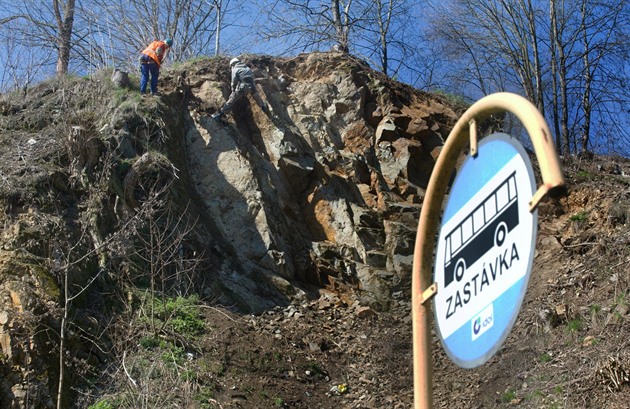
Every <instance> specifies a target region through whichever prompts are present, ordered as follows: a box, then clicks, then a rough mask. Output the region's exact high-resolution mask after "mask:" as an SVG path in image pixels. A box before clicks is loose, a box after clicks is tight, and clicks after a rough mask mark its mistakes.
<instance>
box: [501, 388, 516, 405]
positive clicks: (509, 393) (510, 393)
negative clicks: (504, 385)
mask: <svg viewBox="0 0 630 409" xmlns="http://www.w3.org/2000/svg"><path fill="white" fill-rule="evenodd" d="M514 399H516V391H514V388H508V390H506V391H505V392H504V393H503V395H502V396H501V401H502V402H504V403H509V402H512V401H513V400H514Z"/></svg>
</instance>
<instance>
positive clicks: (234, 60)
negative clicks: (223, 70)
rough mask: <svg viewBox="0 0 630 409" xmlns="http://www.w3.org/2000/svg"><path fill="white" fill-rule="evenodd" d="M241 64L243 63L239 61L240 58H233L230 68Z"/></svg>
mask: <svg viewBox="0 0 630 409" xmlns="http://www.w3.org/2000/svg"><path fill="white" fill-rule="evenodd" d="M239 62H241V60H239V59H238V58H232V59H231V60H230V67H231V66H233V65H234V64H236V63H239Z"/></svg>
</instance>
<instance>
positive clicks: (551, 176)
mask: <svg viewBox="0 0 630 409" xmlns="http://www.w3.org/2000/svg"><path fill="white" fill-rule="evenodd" d="M506 111H507V112H510V113H512V114H514V115H515V116H516V117H517V118H518V119H519V120H520V121H521V122H522V123H523V125H524V126H525V129H526V130H527V132H528V134H529V136H530V138H531V140H532V145H533V147H534V152H535V154H536V158H537V160H538V163H539V165H540V171H541V174H542V179H543V184H542V185H541V186H540V187H539V188H538V190H537V191H536V193H535V194H534V195H533V197H532V198H531V200H530V201H529V209H530V211H533V210H534V209H536V207H537V206H538V203H540V201H541V200H542V199H543V198H544V197H545V196H550V197H558V196H561V195H563V194H565V193H566V185H565V181H564V178H563V176H562V172H561V170H560V163H559V160H558V155H557V153H556V150H555V146H554V143H553V139H552V138H551V133H550V131H549V128H548V126H547V123H546V122H545V119H544V118H543V116H542V115H541V114H540V112H538V110H537V109H536V107H535V106H534V105H533V104H531V103H530V102H529V101H528V100H526V99H525V98H523V97H520V96H518V95H515V94H511V93H497V94H492V95H489V96H487V97H485V98H482V99H480V100H479V101H477V102H476V103H475V104H473V105H472V106H471V107H470V108H469V109H468V110H467V111H466V112H465V113H464V115H462V117H461V118H460V119H459V121H457V123H456V124H455V127H454V128H453V130H452V131H451V133H450V135H449V136H448V139H447V140H446V143H445V144H444V147H443V148H442V152H441V153H440V156H439V157H438V159H437V162H436V165H435V168H434V170H433V173H432V174H431V179H430V180H429V185H428V187H427V192H426V196H425V197H426V199H425V201H424V203H423V205H422V211H421V213H420V220H419V222H418V232H417V235H416V243H415V249H414V259H413V271H412V278H411V302H412V324H413V370H414V407H415V409H421V408H424V409H429V408H432V407H433V387H432V383H433V380H432V377H433V376H432V372H433V367H432V355H431V328H430V315H431V305H430V303H429V301H430V300H431V298H432V297H433V296H434V295H435V294H436V293H437V291H439V288H437V285H436V284H435V283H434V282H433V280H432V266H433V247H434V244H435V235H436V232H437V228H438V224H439V219H440V211H441V208H442V203H443V201H444V195H445V193H446V189H447V187H448V183H449V180H450V177H451V175H452V173H453V171H454V170H455V165H456V162H457V160H458V158H459V157H460V155H461V153H462V150H463V149H464V147H465V146H466V144H467V143H469V144H470V155H472V156H475V155H476V154H477V123H481V122H482V121H484V120H485V119H487V118H488V117H489V116H490V115H492V114H495V113H500V112H506Z"/></svg>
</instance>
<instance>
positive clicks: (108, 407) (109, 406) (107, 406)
mask: <svg viewBox="0 0 630 409" xmlns="http://www.w3.org/2000/svg"><path fill="white" fill-rule="evenodd" d="M117 407H118V403H115V402H112V401H110V400H109V399H101V400H99V401H98V402H96V403H95V404H93V405H90V406H88V409H116V408H117Z"/></svg>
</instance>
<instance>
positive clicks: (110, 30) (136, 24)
mask: <svg viewBox="0 0 630 409" xmlns="http://www.w3.org/2000/svg"><path fill="white" fill-rule="evenodd" d="M217 1H218V2H219V3H221V1H219V0H217ZM81 15H82V18H83V19H85V25H86V26H89V27H91V30H92V35H91V36H90V37H89V38H87V39H86V42H85V43H82V44H81V47H82V48H83V49H84V50H85V52H83V53H82V55H83V56H86V57H87V56H92V57H90V58H93V57H95V58H96V60H95V61H92V62H91V63H92V64H94V63H95V62H96V63H97V64H98V65H111V64H124V63H128V64H131V63H132V62H133V63H135V61H136V59H137V56H138V55H139V53H140V52H141V51H142V50H143V49H144V47H146V45H147V44H149V43H150V42H151V41H154V40H163V39H165V38H172V39H173V41H174V45H173V47H172V48H171V50H170V51H169V59H168V61H171V62H175V61H183V60H186V59H189V58H191V57H195V56H198V55H203V54H207V52H208V50H209V49H211V48H213V46H212V44H213V41H212V40H213V36H214V34H215V33H216V29H217V27H216V22H217V20H216V17H217V14H216V10H215V7H213V5H212V4H209V2H208V1H207V0H147V1H144V0H142V1H141V0H91V4H90V6H89V8H87V7H85V8H83V9H82V12H81ZM95 37H98V38H102V39H104V41H103V42H102V44H99V43H98V42H95V41H92V40H93V39H94V38H95ZM88 40H89V41H88ZM112 44H113V45H112ZM215 45H216V44H215ZM86 63H90V61H87V60H86Z"/></svg>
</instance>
